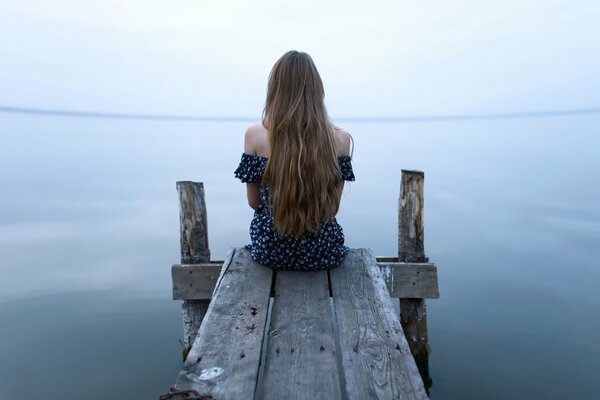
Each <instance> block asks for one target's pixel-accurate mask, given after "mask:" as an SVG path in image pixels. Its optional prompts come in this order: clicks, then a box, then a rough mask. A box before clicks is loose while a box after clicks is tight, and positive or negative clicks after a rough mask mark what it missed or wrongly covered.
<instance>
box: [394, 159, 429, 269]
mask: <svg viewBox="0 0 600 400" xmlns="http://www.w3.org/2000/svg"><path fill="white" fill-rule="evenodd" d="M424 180H425V174H423V172H421V171H407V170H402V181H401V183H400V198H399V199H398V211H399V212H398V256H399V258H400V261H403V262H427V261H429V260H428V259H427V257H425V223H424V217H423V212H424V195H423V186H424Z"/></svg>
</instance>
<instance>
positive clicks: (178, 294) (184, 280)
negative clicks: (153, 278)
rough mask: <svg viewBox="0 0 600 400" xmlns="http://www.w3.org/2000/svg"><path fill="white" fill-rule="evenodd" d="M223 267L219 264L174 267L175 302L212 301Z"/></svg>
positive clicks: (172, 276) (176, 265)
mask: <svg viewBox="0 0 600 400" xmlns="http://www.w3.org/2000/svg"><path fill="white" fill-rule="evenodd" d="M222 266H223V264H217V263H202V264H175V265H173V266H172V267H171V278H172V281H173V300H203V299H210V298H211V297H212V293H213V290H214V289H215V285H216V283H217V279H218V278H219V274H220V273H221V268H222Z"/></svg>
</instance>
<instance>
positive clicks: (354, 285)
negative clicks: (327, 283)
mask: <svg viewBox="0 0 600 400" xmlns="http://www.w3.org/2000/svg"><path fill="white" fill-rule="evenodd" d="M329 274H330V277H331V290H332V294H333V304H334V309H335V316H336V321H337V326H338V331H339V336H340V340H339V342H340V350H341V357H342V365H343V368H344V377H345V382H346V393H347V395H348V398H349V399H361V400H362V399H411V400H412V399H427V395H426V393H425V389H424V387H423V381H422V380H421V376H420V375H419V371H418V370H417V367H416V365H415V361H414V359H413V358H412V356H411V353H410V349H409V347H408V343H407V341H406V338H405V337H404V333H403V331H402V327H401V326H400V321H399V320H398V316H397V315H396V313H395V311H394V307H393V305H392V303H391V299H390V297H389V296H388V293H387V288H386V285H385V282H384V281H383V278H382V277H381V272H380V270H379V268H378V267H377V265H376V261H375V257H374V256H373V254H372V253H371V251H370V250H366V249H351V250H350V251H349V253H348V255H347V256H346V258H345V260H344V263H343V265H341V266H340V267H338V268H334V269H332V270H331V271H330V272H329Z"/></svg>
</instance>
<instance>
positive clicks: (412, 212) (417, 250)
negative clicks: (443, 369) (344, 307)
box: [398, 170, 431, 386]
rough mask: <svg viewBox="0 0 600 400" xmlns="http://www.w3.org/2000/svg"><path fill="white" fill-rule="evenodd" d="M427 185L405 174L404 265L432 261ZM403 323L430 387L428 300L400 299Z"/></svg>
mask: <svg viewBox="0 0 600 400" xmlns="http://www.w3.org/2000/svg"><path fill="white" fill-rule="evenodd" d="M424 185H425V174H424V173H423V172H421V171H407V170H402V181H401V184H400V198H399V199H398V258H399V261H401V262H428V261H429V259H428V258H427V257H426V256H425V219H424V209H425V205H424V201H425V196H424ZM400 323H401V324H402V328H403V329H404V332H405V333H406V336H407V337H408V343H409V346H410V350H411V352H412V355H413V357H414V359H415V361H416V362H417V365H418V367H419V369H420V370H421V371H422V372H423V375H424V376H425V381H426V382H427V385H428V386H429V385H430V383H429V382H430V379H429V378H427V376H428V373H427V371H428V369H429V353H430V352H431V348H430V347H429V335H428V329H427V307H426V305H425V300H424V299H422V298H420V299H418V298H401V299H400Z"/></svg>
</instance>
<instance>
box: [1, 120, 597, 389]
mask: <svg viewBox="0 0 600 400" xmlns="http://www.w3.org/2000/svg"><path fill="white" fill-rule="evenodd" d="M344 127H345V128H346V129H348V130H349V131H350V132H351V133H353V135H354V138H355V142H356V150H355V153H354V167H355V172H356V175H357V181H356V182H355V183H353V184H351V185H350V186H349V187H348V188H346V192H345V195H344V198H343V204H342V210H341V212H340V214H339V218H338V220H339V221H340V223H341V224H342V226H343V227H344V230H345V233H346V237H347V243H348V244H349V245H350V246H354V247H371V248H373V249H374V250H375V253H377V254H378V255H394V254H395V253H396V251H397V249H396V226H397V214H396V213H397V197H398V191H399V178H400V169H402V168H406V169H421V170H423V171H425V174H426V187H425V192H426V193H425V196H426V207H425V211H426V232H425V234H426V252H427V254H428V256H429V257H430V259H431V260H432V261H433V262H435V263H437V265H438V272H439V280H440V291H441V298H440V299H439V300H431V301H429V302H428V310H429V324H430V325H429V329H430V340H431V345H432V348H433V353H432V356H431V360H430V363H431V374H432V378H433V387H432V390H431V394H432V396H431V397H432V398H434V399H481V398H485V399H507V398H511V399H531V398H544V399H566V398H595V397H596V395H597V393H598V391H600V383H599V382H598V379H597V372H598V371H599V370H600V361H599V359H600V339H599V338H600V315H599V313H598V307H599V306H600V291H598V290H597V282H598V280H599V279H600V269H599V268H598V267H599V265H598V260H599V259H600V185H598V182H600V160H599V158H600V132H599V131H600V129H599V128H600V118H599V117H577V118H560V119H551V120H519V121H503V122H499V121H485V122H465V123H458V122H453V123H430V124H347V125H344ZM243 131H244V125H243V124H233V123H232V124H217V123H213V124H209V123H162V122H135V121H105V120H84V119H69V120H65V119H58V118H42V117H40V118H31V117H27V118H25V117H19V116H9V115H0V184H1V187H2V190H1V191H0V260H1V264H0V321H1V329H0V399H4V398H29V397H31V398H33V397H35V396H39V397H40V398H47V399H58V398H61V399H62V398H68V399H107V398H115V399H121V398H123V399H124V398H131V399H151V398H157V397H158V395H159V394H161V393H164V392H166V391H167V390H168V388H169V386H170V385H171V384H172V383H173V381H174V378H175V376H176V373H177V371H178V369H179V367H180V365H181V362H180V360H181V346H180V344H179V342H178V340H179V339H180V336H181V319H180V315H179V308H178V307H179V305H178V303H177V302H174V301H172V300H171V298H170V266H171V264H173V263H177V262H178V261H179V242H178V240H179V238H178V229H179V228H178V200H177V193H176V191H175V182H176V181H177V180H196V181H203V182H205V187H206V193H207V206H208V212H209V215H208V217H209V234H210V246H211V251H212V257H213V259H222V258H223V257H224V255H225V253H226V251H227V249H228V248H229V247H231V246H239V245H242V244H245V243H246V242H247V241H248V225H249V222H250V219H251V217H252V214H251V212H250V210H249V208H248V207H247V206H246V201H245V198H244V196H245V191H244V187H243V185H242V184H240V183H239V182H238V181H236V180H235V179H234V178H233V173H232V172H233V170H234V169H235V167H236V165H237V163H238V162H239V157H240V154H241V151H242V136H243Z"/></svg>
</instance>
